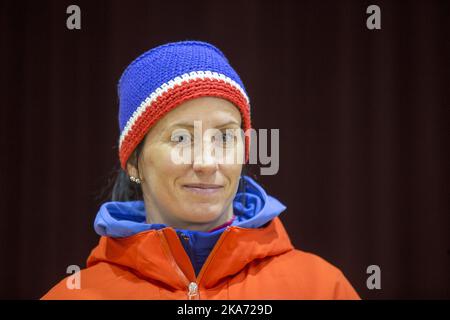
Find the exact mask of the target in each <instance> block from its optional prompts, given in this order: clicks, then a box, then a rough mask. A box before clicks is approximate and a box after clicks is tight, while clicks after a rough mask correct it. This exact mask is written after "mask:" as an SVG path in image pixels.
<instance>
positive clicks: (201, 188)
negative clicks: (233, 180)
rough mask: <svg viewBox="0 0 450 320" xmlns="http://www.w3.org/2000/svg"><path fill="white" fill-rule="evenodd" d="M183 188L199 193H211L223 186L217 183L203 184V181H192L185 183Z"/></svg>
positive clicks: (216, 191)
mask: <svg viewBox="0 0 450 320" xmlns="http://www.w3.org/2000/svg"><path fill="white" fill-rule="evenodd" d="M183 188H184V189H186V190H188V191H191V192H193V193H196V194H200V195H212V194H216V193H218V192H220V191H221V190H222V189H223V186H221V185H218V184H204V183H194V184H185V185H183Z"/></svg>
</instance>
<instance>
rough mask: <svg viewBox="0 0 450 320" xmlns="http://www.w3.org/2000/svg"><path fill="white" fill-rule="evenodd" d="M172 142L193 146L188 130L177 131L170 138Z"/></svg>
mask: <svg viewBox="0 0 450 320" xmlns="http://www.w3.org/2000/svg"><path fill="white" fill-rule="evenodd" d="M170 140H171V141H172V142H175V143H177V144H182V145H188V144H191V134H190V132H189V131H187V130H176V131H174V132H173V133H172V136H171V138H170Z"/></svg>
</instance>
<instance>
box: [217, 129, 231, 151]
mask: <svg viewBox="0 0 450 320" xmlns="http://www.w3.org/2000/svg"><path fill="white" fill-rule="evenodd" d="M217 140H218V143H219V145H222V146H224V147H233V142H234V140H235V135H234V133H233V132H232V131H230V132H222V133H221V134H219V135H218V139H217Z"/></svg>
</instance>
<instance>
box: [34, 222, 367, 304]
mask: <svg viewBox="0 0 450 320" xmlns="http://www.w3.org/2000/svg"><path fill="white" fill-rule="evenodd" d="M79 275H80V280H81V286H80V289H68V287H67V285H66V279H64V280H62V281H61V282H60V283H58V284H57V285H56V286H55V287H54V288H52V289H51V290H50V291H49V292H48V293H47V294H46V295H44V297H43V298H42V299H237V300H241V299H359V296H358V294H357V293H356V292H355V290H354V289H353V287H352V286H351V285H350V283H349V282H348V281H347V279H346V278H345V276H344V275H343V274H342V272H341V271H339V270H338V269H337V268H336V267H334V266H332V265H331V264H330V263H328V262H326V261H325V260H323V259H322V258H320V257H318V256H316V255H313V254H311V253H306V252H303V251H300V250H296V249H294V248H293V246H292V244H291V241H290V240H289V237H288V235H287V233H286V230H285V229H284V227H283V224H282V222H281V220H280V218H279V217H276V218H274V219H273V220H271V221H270V223H268V224H267V225H266V226H264V227H261V228H254V229H250V228H242V227H238V226H228V227H227V228H226V229H225V231H224V232H223V233H222V234H221V236H220V238H219V240H218V241H217V243H216V244H215V246H214V248H213V250H212V252H211V254H210V255H209V256H208V258H207V260H206V262H205V264H204V265H203V267H202V269H201V271H200V273H199V275H198V277H196V276H195V272H194V269H193V267H192V264H191V262H190V260H189V257H188V255H187V254H186V251H185V250H184V248H183V246H182V244H181V242H180V240H179V238H178V235H177V233H176V231H175V230H174V229H173V228H170V227H166V228H163V229H159V230H148V231H144V232H140V233H137V234H135V235H132V236H129V237H124V238H112V237H105V236H103V237H101V239H100V243H99V245H98V246H97V247H96V248H95V249H94V250H93V251H92V253H91V255H90V256H89V258H88V261H87V268H86V269H83V270H81V272H80V274H79Z"/></svg>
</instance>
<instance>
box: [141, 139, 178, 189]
mask: <svg viewBox="0 0 450 320" xmlns="http://www.w3.org/2000/svg"><path fill="white" fill-rule="evenodd" d="M171 150H172V148H170V147H169V146H165V145H160V146H154V147H151V148H148V149H147V150H146V153H145V166H146V176H148V179H149V180H150V181H155V182H156V181H157V182H158V184H159V185H160V186H161V185H166V184H171V185H173V181H174V179H176V178H177V177H178V176H180V175H182V173H183V172H184V171H185V170H186V168H185V167H186V166H183V165H179V164H176V163H174V162H173V161H172V155H171ZM156 187H158V186H156Z"/></svg>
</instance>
